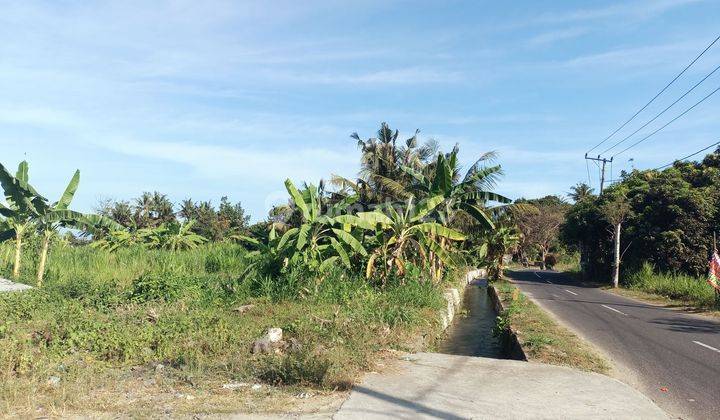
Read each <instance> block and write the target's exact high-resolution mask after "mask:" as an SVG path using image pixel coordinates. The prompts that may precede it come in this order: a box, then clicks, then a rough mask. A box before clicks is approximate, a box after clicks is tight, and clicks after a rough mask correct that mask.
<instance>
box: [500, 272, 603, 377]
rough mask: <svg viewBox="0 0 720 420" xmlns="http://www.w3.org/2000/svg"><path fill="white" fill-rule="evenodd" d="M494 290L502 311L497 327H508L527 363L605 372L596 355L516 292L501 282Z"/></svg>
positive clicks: (599, 358)
mask: <svg viewBox="0 0 720 420" xmlns="http://www.w3.org/2000/svg"><path fill="white" fill-rule="evenodd" d="M494 286H495V289H496V290H497V291H498V295H499V296H500V299H501V300H502V302H503V306H504V307H505V312H504V313H503V314H502V315H501V323H504V324H505V325H508V324H509V325H510V326H511V327H512V329H513V331H515V333H516V334H517V336H518V340H519V341H520V344H521V345H522V348H523V350H524V351H525V354H526V355H527V357H528V359H529V360H531V361H534V362H541V363H548V364H551V365H560V366H569V367H573V368H578V369H581V370H584V371H588V372H597V373H607V372H608V371H609V365H608V363H607V362H606V361H605V360H604V359H603V358H602V357H601V356H600V355H598V354H597V352H596V351H594V350H593V349H592V348H591V347H590V346H589V345H588V344H587V343H585V342H584V341H583V340H581V339H580V338H579V337H577V336H576V335H575V334H573V333H572V332H571V331H569V330H568V329H567V328H564V327H562V326H560V325H558V323H557V322H555V321H554V320H553V319H552V318H551V317H550V315H548V314H547V313H546V312H545V311H543V310H542V309H541V308H540V307H538V306H537V305H536V304H534V303H533V302H532V301H530V300H529V299H528V298H527V297H526V296H525V295H523V294H522V292H520V290H519V289H518V288H516V287H515V286H513V285H512V284H511V283H508V282H504V281H502V282H497V283H495V285H494Z"/></svg>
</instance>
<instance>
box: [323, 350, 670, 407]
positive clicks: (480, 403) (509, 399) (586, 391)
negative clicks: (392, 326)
mask: <svg viewBox="0 0 720 420" xmlns="http://www.w3.org/2000/svg"><path fill="white" fill-rule="evenodd" d="M333 418H335V419H386V418H407V419H418V418H425V419H467V418H474V419H578V418H582V419H631V418H632V419H667V418H668V417H667V415H666V414H665V413H663V411H662V410H660V409H659V408H658V407H657V406H656V405H655V404H653V402H652V401H650V400H649V399H648V398H647V397H645V396H644V395H642V394H641V393H640V392H638V391H636V390H634V389H632V388H630V387H629V386H627V385H625V384H623V383H622V382H620V381H617V380H615V379H612V378H610V377H608V376H604V375H599V374H595V373H585V372H580V371H577V370H574V369H569V368H565V367H559V366H551V365H545V364H539V363H528V362H520V361H515V360H498V359H489V358H481V357H469V356H451V355H446V354H437V353H420V354H414V355H411V356H408V357H406V358H404V360H401V361H399V364H398V365H397V366H396V368H395V369H392V371H391V372H384V373H382V374H370V375H368V376H367V377H366V378H365V380H364V381H363V382H362V383H361V384H360V385H358V386H356V387H355V388H354V389H353V391H352V393H351V394H350V397H349V398H348V399H347V401H345V403H344V404H343V405H342V406H341V408H340V410H339V411H338V412H337V413H336V414H335V415H334V416H333Z"/></svg>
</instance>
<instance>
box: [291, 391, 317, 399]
mask: <svg viewBox="0 0 720 420" xmlns="http://www.w3.org/2000/svg"><path fill="white" fill-rule="evenodd" d="M312 396H313V394H312V393H310V392H301V393H299V394H296V395H295V398H299V399H301V400H306V399H308V398H310V397H312Z"/></svg>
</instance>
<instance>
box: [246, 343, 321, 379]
mask: <svg viewBox="0 0 720 420" xmlns="http://www.w3.org/2000/svg"><path fill="white" fill-rule="evenodd" d="M331 366H332V363H331V362H330V361H329V360H328V359H327V358H326V357H324V356H322V355H319V354H314V353H312V352H309V351H306V350H302V351H298V352H291V353H289V354H287V355H271V356H263V357H261V358H260V361H259V363H258V366H257V367H256V368H255V376H256V377H257V378H259V379H260V380H262V381H264V382H267V383H270V384H273V385H295V384H300V385H315V386H319V385H323V383H324V382H325V379H326V376H327V374H328V371H329V369H330V367H331Z"/></svg>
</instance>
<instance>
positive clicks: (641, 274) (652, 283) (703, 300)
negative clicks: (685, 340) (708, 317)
mask: <svg viewBox="0 0 720 420" xmlns="http://www.w3.org/2000/svg"><path fill="white" fill-rule="evenodd" d="M626 285H627V287H628V288H630V289H635V290H640V291H643V292H647V293H654V294H658V295H661V296H665V297H668V298H671V299H677V300H681V301H683V302H686V303H688V304H691V305H692V306H696V307H699V308H711V307H713V306H714V305H715V291H714V289H713V288H712V287H711V286H710V285H708V284H707V282H706V281H705V279H699V278H696V277H691V276H688V275H685V274H675V273H659V272H657V271H656V270H655V268H654V267H653V266H652V264H650V263H647V262H646V263H644V264H643V265H642V266H641V267H640V269H638V270H636V271H634V272H632V273H630V274H629V275H628V276H627V277H626Z"/></svg>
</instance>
